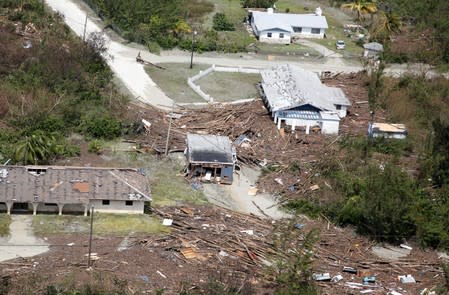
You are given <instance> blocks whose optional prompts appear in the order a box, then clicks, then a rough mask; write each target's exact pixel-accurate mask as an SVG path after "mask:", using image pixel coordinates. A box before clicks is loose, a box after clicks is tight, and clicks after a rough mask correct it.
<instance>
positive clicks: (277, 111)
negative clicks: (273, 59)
mask: <svg viewBox="0 0 449 295" xmlns="http://www.w3.org/2000/svg"><path fill="white" fill-rule="evenodd" d="M261 76H262V82H261V83H260V87H259V90H260V92H261V96H262V99H263V101H264V104H265V106H266V107H267V109H268V110H269V111H270V112H271V115H272V117H273V120H274V123H275V124H277V128H278V129H281V128H284V127H286V126H289V127H290V128H291V130H292V131H294V130H303V131H305V133H306V134H309V132H310V130H313V131H316V132H321V133H322V134H338V131H339V124H340V118H343V117H345V116H346V114H347V111H348V108H349V106H350V102H349V100H348V98H347V97H346V95H345V93H344V92H343V90H341V89H340V88H336V87H328V86H326V85H324V84H323V83H321V80H320V78H319V77H318V75H317V74H315V73H313V72H310V71H306V70H304V69H302V68H300V67H297V66H293V65H289V64H287V65H281V66H276V67H273V68H270V69H266V70H263V71H261Z"/></svg>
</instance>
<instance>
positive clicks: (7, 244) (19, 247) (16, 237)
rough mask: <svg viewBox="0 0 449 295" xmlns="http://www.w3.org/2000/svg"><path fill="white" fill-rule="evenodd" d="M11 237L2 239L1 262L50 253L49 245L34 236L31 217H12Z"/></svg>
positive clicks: (0, 240) (0, 241) (0, 248)
mask: <svg viewBox="0 0 449 295" xmlns="http://www.w3.org/2000/svg"><path fill="white" fill-rule="evenodd" d="M11 219H12V221H11V225H10V226H9V232H10V233H11V234H10V236H9V237H5V238H0V261H5V260H10V259H14V258H18V257H30V256H34V255H39V254H42V253H45V252H47V251H48V244H47V243H45V242H44V241H42V240H41V239H38V238H36V237H35V236H34V234H33V229H32V226H31V223H32V220H33V217H32V216H31V215H11Z"/></svg>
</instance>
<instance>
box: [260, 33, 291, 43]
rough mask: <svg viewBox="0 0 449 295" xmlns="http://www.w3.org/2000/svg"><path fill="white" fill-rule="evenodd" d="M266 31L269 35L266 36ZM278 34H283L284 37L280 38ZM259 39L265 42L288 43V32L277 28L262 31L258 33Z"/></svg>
mask: <svg viewBox="0 0 449 295" xmlns="http://www.w3.org/2000/svg"><path fill="white" fill-rule="evenodd" d="M268 33H271V37H268ZM279 34H284V38H280V37H279ZM259 41H260V42H265V43H276V44H290V42H291V37H290V32H284V31H277V30H269V31H262V32H260V34H259Z"/></svg>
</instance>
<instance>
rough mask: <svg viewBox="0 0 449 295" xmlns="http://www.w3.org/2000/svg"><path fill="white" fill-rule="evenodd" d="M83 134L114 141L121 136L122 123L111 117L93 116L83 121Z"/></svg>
mask: <svg viewBox="0 0 449 295" xmlns="http://www.w3.org/2000/svg"><path fill="white" fill-rule="evenodd" d="M81 130H82V132H83V133H84V134H85V135H87V136H89V137H92V138H103V139H114V138H116V137H118V136H120V135H121V132H122V128H121V123H120V122H119V121H117V120H116V119H114V118H112V117H111V116H109V115H100V114H91V115H88V116H86V117H84V118H83V119H82V122H81Z"/></svg>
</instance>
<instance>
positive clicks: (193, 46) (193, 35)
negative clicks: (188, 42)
mask: <svg viewBox="0 0 449 295" xmlns="http://www.w3.org/2000/svg"><path fill="white" fill-rule="evenodd" d="M196 34H197V32H196V31H193V32H192V54H191V55H190V68H192V67H193V51H194V49H195V36H196Z"/></svg>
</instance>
